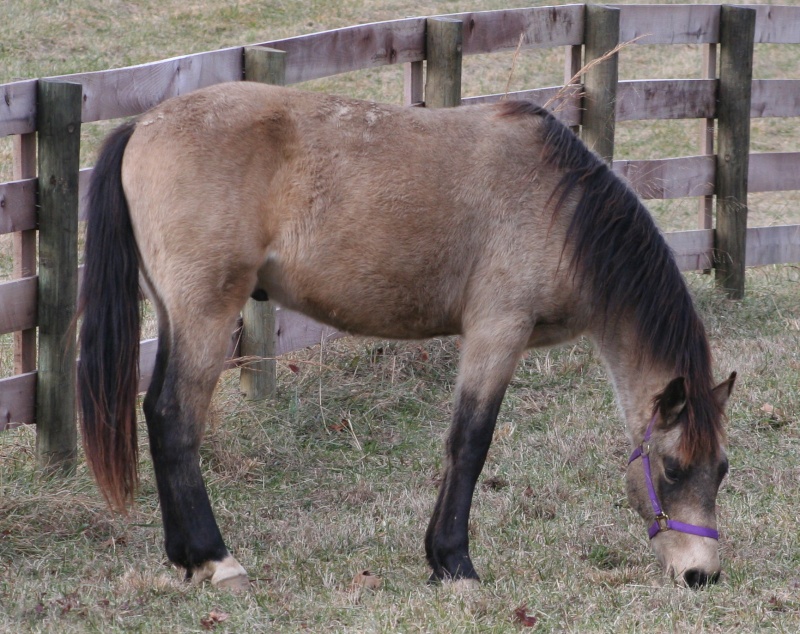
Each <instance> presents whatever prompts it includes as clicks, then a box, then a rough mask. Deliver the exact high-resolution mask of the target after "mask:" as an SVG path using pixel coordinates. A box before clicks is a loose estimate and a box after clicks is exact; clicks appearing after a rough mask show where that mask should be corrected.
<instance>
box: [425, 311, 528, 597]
mask: <svg viewBox="0 0 800 634" xmlns="http://www.w3.org/2000/svg"><path fill="white" fill-rule="evenodd" d="M504 327H505V328H507V325H505V324H504V325H502V326H499V327H498V329H487V331H489V332H486V334H483V335H481V334H477V335H471V336H470V335H467V336H465V341H464V348H463V353H462V357H461V364H460V372H459V379H458V385H457V387H456V399H455V411H454V413H453V422H452V426H451V428H450V433H449V437H448V439H447V445H446V456H445V457H446V464H445V471H444V474H443V476H444V477H443V480H442V484H441V488H440V489H439V497H438V499H437V501H436V506H435V507H434V511H433V516H432V517H431V521H430V524H429V525H428V531H427V533H426V535H425V552H426V555H427V558H428V563H429V564H430V566H431V568H432V569H433V574H432V575H431V581H441V580H446V579H454V580H456V579H476V580H477V579H478V574H477V573H476V572H475V568H474V566H473V565H472V561H471V560H470V556H469V536H468V534H467V529H468V522H469V513H470V507H471V505H472V496H473V493H474V491H475V483H476V482H477V480H478V476H479V475H480V472H481V470H482V469H483V464H484V462H485V461H486V454H487V452H488V451H489V445H490V444H491V441H492V434H493V433H494V427H495V422H496V420H497V413H498V411H499V409H500V403H501V402H502V400H503V396H504V394H505V390H506V387H507V386H508V383H509V381H510V380H511V376H512V374H513V372H514V368H515V367H516V364H517V361H518V360H519V357H520V354H521V353H522V351H523V350H524V346H525V342H526V341H527V338H528V333H524V334H523V333H522V332H519V333H516V334H512V333H509V330H506V331H505V333H503V330H502V329H500V328H504ZM498 333H503V334H498Z"/></svg>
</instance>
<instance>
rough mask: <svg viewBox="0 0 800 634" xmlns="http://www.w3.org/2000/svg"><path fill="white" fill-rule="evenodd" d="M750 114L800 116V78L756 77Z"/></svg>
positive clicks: (757, 115) (755, 115)
mask: <svg viewBox="0 0 800 634" xmlns="http://www.w3.org/2000/svg"><path fill="white" fill-rule="evenodd" d="M798 8H800V7H798ZM750 116H751V117H800V79H754V80H753V87H752V100H751V102H750Z"/></svg>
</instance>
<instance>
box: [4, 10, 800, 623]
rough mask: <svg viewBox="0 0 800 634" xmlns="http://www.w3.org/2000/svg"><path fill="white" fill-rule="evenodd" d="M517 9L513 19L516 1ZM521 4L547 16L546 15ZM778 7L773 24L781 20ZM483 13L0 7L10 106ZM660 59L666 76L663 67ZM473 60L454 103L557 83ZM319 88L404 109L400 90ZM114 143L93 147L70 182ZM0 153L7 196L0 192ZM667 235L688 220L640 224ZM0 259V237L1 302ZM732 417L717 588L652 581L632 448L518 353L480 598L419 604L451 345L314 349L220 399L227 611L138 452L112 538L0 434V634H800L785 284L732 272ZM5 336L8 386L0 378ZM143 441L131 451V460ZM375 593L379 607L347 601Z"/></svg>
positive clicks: (216, 445) (714, 309)
mask: <svg viewBox="0 0 800 634" xmlns="http://www.w3.org/2000/svg"><path fill="white" fill-rule="evenodd" d="M519 4H520V5H521V4H523V3H519ZM537 4H546V3H544V2H542V3H537ZM786 4H789V2H786ZM508 6H511V5H507V4H504V3H502V2H500V1H499V0H485V1H482V0H471V1H467V0H457V1H455V0H454V1H442V2H434V1H433V0H430V1H428V2H420V1H415V0H342V1H340V2H331V1H330V0H313V1H309V2H294V1H290V0H239V1H234V2H232V1H230V0H229V1H222V0H205V1H204V2H197V1H191V0H190V1H188V2H187V1H186V0H183V1H182V2H177V1H176V0H159V1H158V2H155V1H154V0H142V1H139V2H131V1H123V0H71V1H70V2H57V1H56V0H25V1H23V0H6V1H5V3H4V4H3V10H2V13H3V15H2V18H3V19H0V83H2V82H7V81H12V80H14V79H23V78H31V77H41V76H47V75H55V74H63V73H68V72H77V71H87V70H99V69H103V68H110V67H118V66H124V65H130V64H135V63H142V62H146V61H153V60H157V59H162V58H166V57H169V56H174V55H180V54H185V53H191V52H199V51H204V50H212V49H214V48H219V47H223V46H230V45H238V44H243V43H250V42H260V41H265V40H269V39H275V38H278V37H284V36H290V35H297V34H302V33H308V32H313V31H319V30H324V29H329V28H338V27H343V26H348V25H351V24H357V23H365V22H372V21H377V20H385V19H392V18H400V17H405V16H411V15H426V14H428V15H432V14H441V13H450V12H456V11H466V10H481V9H495V8H507V7H508ZM799 49H800V47H797V46H794V47H792V46H782V47H778V46H759V47H758V49H757V52H756V64H755V72H756V76H757V77H761V78H768V77H794V78H800V50H799ZM665 52H667V53H668V54H665ZM701 59H702V55H701V53H700V50H699V49H698V48H697V47H688V46H686V47H673V48H670V49H665V48H658V49H656V48H649V47H633V48H629V49H626V50H625V51H623V54H622V61H621V69H620V71H621V76H623V77H624V78H646V77H680V76H683V77H698V76H699V73H700V67H701ZM511 66H512V55H511V54H502V55H495V56H491V57H487V56H481V57H480V58H468V59H467V60H465V64H464V80H465V81H464V93H465V95H474V94H481V93H487V92H502V91H503V90H504V89H505V87H506V84H507V83H509V84H510V89H511V90H518V89H522V88H524V87H535V86H547V85H553V84H557V83H561V82H562V75H563V56H562V52H561V51H544V52H543V51H524V52H522V53H521V54H520V56H519V59H518V60H517V62H516V64H515V65H514V74H513V77H512V78H511V81H510V82H508V77H509V70H510V68H511ZM308 87H309V88H312V89H315V90H326V91H335V92H341V93H343V94H348V95H353V96H360V97H369V98H375V99H381V100H388V101H395V102H398V101H400V99H401V96H402V70H401V69H400V68H399V67H398V68H389V69H381V70H374V71H367V72H361V73H355V74H353V75H348V76H342V77H334V78H330V79H325V80H319V81H316V82H313V83H312V84H311V85H310V86H308ZM698 125H699V124H698V123H697V122H660V123H658V124H653V123H652V122H645V123H637V124H635V125H634V124H625V125H624V126H620V127H619V129H618V135H619V136H618V146H617V151H616V152H617V155H618V156H619V157H622V158H648V157H656V156H680V155H684V154H693V153H696V148H697V137H698ZM108 129H109V124H104V125H87V126H85V130H84V137H85V144H84V147H85V157H84V159H83V161H84V163H85V165H90V164H91V163H92V162H93V157H94V152H95V149H96V147H97V141H98V140H99V139H100V138H101V137H102V135H103V134H104V133H105V132H106V131H107V130H108ZM798 129H800V127H799V126H798V125H797V121H796V120H780V119H778V120H764V121H756V122H754V126H753V139H754V143H753V147H754V149H755V150H757V151H778V150H781V149H784V150H796V149H797V148H798V147H800V132H798ZM10 147H11V144H10V142H9V141H8V140H0V180H8V179H10V174H11V167H10ZM649 207H650V208H651V209H652V210H653V212H654V214H655V215H656V218H657V220H658V222H659V224H660V225H661V226H662V227H664V228H665V229H666V230H672V229H679V228H680V229H689V228H693V227H694V224H695V222H696V220H695V216H696V210H697V202H696V201H695V200H682V201H675V202H659V203H654V204H651V205H649ZM750 208H751V211H750V224H751V225H761V224H783V223H797V222H800V194H798V192H788V193H780V194H769V195H767V194H759V195H751V196H750ZM9 275H10V240H9V238H8V236H3V237H2V238H0V279H3V278H6V277H8V276H9ZM687 279H688V282H689V284H690V286H691V288H692V290H693V292H694V296H695V298H696V302H697V305H698V307H699V310H700V312H701V313H702V315H703V317H704V320H705V323H706V327H707V329H708V331H709V335H710V339H711V342H712V348H713V352H714V356H715V360H716V372H717V377H718V378H719V379H722V378H724V377H725V376H727V374H728V373H729V372H730V371H731V370H736V371H738V373H739V379H738V381H737V386H736V389H735V391H734V395H733V397H732V399H731V402H730V404H729V419H730V420H729V424H728V437H729V450H728V453H729V457H730V464H731V470H730V474H729V476H728V478H727V479H726V480H725V481H724V483H723V485H722V489H721V491H720V496H719V499H718V504H719V510H718V519H719V526H720V532H721V540H720V547H721V553H722V560H723V574H722V578H721V580H720V582H719V583H718V584H717V585H715V586H712V587H709V588H707V589H704V590H701V591H692V590H688V589H685V588H680V587H676V586H675V585H674V584H673V583H672V582H671V581H670V580H669V579H666V578H665V577H664V575H663V572H662V571H661V569H660V568H659V566H658V564H657V562H656V561H655V558H654V556H653V554H652V553H651V551H650V548H649V545H648V543H647V536H646V530H645V526H644V524H643V522H642V521H641V520H640V518H639V517H638V516H637V515H636V514H635V513H634V512H633V511H632V510H631V509H630V508H629V506H628V504H627V501H626V498H625V492H624V484H623V474H624V469H625V463H626V461H627V456H628V454H629V451H630V445H629V442H628V440H627V439H626V438H625V435H624V432H623V429H624V428H623V424H622V422H621V420H620V419H619V416H618V414H617V409H616V405H615V403H614V397H613V393H612V390H611V386H610V383H609V381H608V378H607V376H606V374H605V372H604V370H603V368H602V366H601V364H600V363H599V360H598V358H597V356H596V355H595V354H594V352H593V351H592V349H591V347H590V346H589V345H588V343H587V342H586V341H585V340H580V341H578V342H575V343H574V344H572V345H569V346H565V347H561V348H557V349H553V350H549V351H547V350H543V351H535V352H531V353H530V354H528V355H527V356H526V357H525V359H524V360H523V362H522V363H521V364H520V367H519V369H518V371H517V374H516V376H515V378H514V380H513V382H512V385H511V387H510V388H509V391H508V394H507V397H506V401H505V403H504V407H503V409H502V410H501V413H500V418H499V420H498V426H497V431H496V434H495V440H494V444H493V446H492V449H491V451H490V453H489V458H488V461H487V464H486V467H485V469H484V473H483V476H482V478H481V480H480V481H479V484H478V489H477V493H476V500H475V505H474V507H473V517H472V521H471V526H470V528H471V544H472V554H473V559H474V561H475V563H476V566H477V568H478V571H479V573H481V575H482V578H483V584H482V585H481V586H480V587H478V588H473V589H470V590H469V591H466V592H458V591H456V590H454V589H453V588H451V587H449V586H447V585H445V586H442V587H437V586H428V585H426V583H425V580H426V579H427V576H428V569H427V565H426V563H425V557H424V550H423V545H422V540H423V535H424V531H425V527H426V525H427V521H428V518H429V514H430V512H431V510H432V507H433V503H434V501H435V495H436V487H437V484H438V477H439V471H440V468H441V462H442V454H443V452H442V443H443V439H444V436H445V433H446V429H447V425H448V422H449V416H450V413H451V396H452V387H453V383H454V380H455V375H456V364H457V358H458V348H459V342H458V340H457V339H446V340H432V341H427V342H405V343H396V342H387V341H375V340H364V339H358V338H350V339H342V340H338V341H335V342H326V343H324V344H323V345H322V346H319V347H316V348H313V349H310V350H306V351H302V352H299V353H295V354H292V355H288V356H287V357H284V358H281V359H280V361H279V363H278V373H279V376H278V385H279V387H278V394H277V396H276V398H275V400H274V401H269V402H263V403H257V404H253V403H248V402H245V401H243V399H242V398H241V397H240V395H239V392H238V376H237V373H235V372H228V373H226V374H225V375H224V376H223V378H222V380H221V381H220V385H219V388H218V392H217V395H216V397H215V400H214V404H213V411H212V415H211V419H210V421H209V425H208V431H207V436H206V440H205V443H204V445H203V449H202V468H203V472H204V474H205V477H206V481H207V484H208V488H209V492H210V496H211V499H212V504H213V506H214V509H215V511H216V515H217V519H218V521H219V524H220V527H221V529H222V531H223V534H224V535H225V537H226V541H227V543H228V545H229V547H230V548H231V550H232V552H233V554H234V555H235V556H236V557H237V558H238V559H239V561H240V562H241V563H242V564H243V565H244V566H245V567H246V568H247V570H248V572H249V573H250V575H251V578H252V587H251V590H250V592H248V593H245V594H242V595H231V594H227V593H225V592H222V591H218V590H215V589H214V588H212V587H211V586H210V585H202V586H196V585H192V584H188V583H185V582H184V581H183V580H182V579H181V576H180V574H179V572H177V571H176V570H175V569H173V568H172V567H171V566H170V565H169V564H168V563H167V561H166V557H165V555H164V552H163V547H162V543H161V542H162V532H161V519H160V513H159V509H158V506H157V498H156V492H155V482H154V478H153V475H152V469H151V465H150V462H149V456H148V455H147V451H146V450H144V451H143V456H142V459H141V470H142V486H141V490H140V493H139V497H138V503H137V506H136V507H135V508H134V509H133V510H132V511H131V513H130V514H129V515H128V516H127V517H122V516H119V515H115V514H112V513H111V512H110V511H109V510H108V509H107V508H106V506H105V505H104V503H103V501H102V499H101V498H100V495H99V493H98V492H97V490H96V488H95V486H94V483H93V481H92V479H91V477H90V475H89V473H88V471H87V469H86V465H85V463H83V462H82V461H81V462H80V464H79V467H78V470H77V473H76V474H75V475H74V476H72V477H69V478H67V479H61V480H44V479H42V478H41V477H40V476H39V475H38V474H37V473H36V471H35V468H34V444H35V431H34V429H32V428H22V429H18V430H15V431H11V432H6V433H0V632H15V633H16V632H59V633H62V632H103V633H106V632H128V631H141V632H148V633H149V632H206V631H215V632H237V633H238V632H301V631H311V632H316V631H331V632H390V631H397V632H509V631H517V630H522V631H525V630H527V631H533V632H639V631H642V632H650V631H657V632H672V631H674V632H754V631H765V632H797V631H800V543H799V542H800V531H799V530H798V526H800V511H798V500H799V499H800V415H799V414H798V413H799V412H800V267H799V266H797V265H794V266H793V265H784V266H770V267H763V268H760V269H749V270H748V284H747V291H746V292H747V295H746V297H745V299H744V300H743V301H740V302H731V301H728V300H726V299H724V298H723V297H722V296H721V295H720V294H718V293H717V292H716V291H715V289H714V286H713V279H712V278H711V277H710V276H703V275H701V274H688V275H687ZM10 357H11V341H10V336H3V337H0V376H7V375H8V374H10V373H11V369H10V366H11V359H10ZM146 442H147V440H146V433H145V430H144V425H142V426H141V437H140V445H141V446H142V447H143V448H144V447H146ZM364 570H369V571H370V572H371V573H372V575H374V576H375V577H378V578H379V580H380V584H379V587H377V588H376V589H363V588H356V587H354V586H352V584H351V581H352V580H353V578H354V576H355V575H357V573H359V572H361V571H364Z"/></svg>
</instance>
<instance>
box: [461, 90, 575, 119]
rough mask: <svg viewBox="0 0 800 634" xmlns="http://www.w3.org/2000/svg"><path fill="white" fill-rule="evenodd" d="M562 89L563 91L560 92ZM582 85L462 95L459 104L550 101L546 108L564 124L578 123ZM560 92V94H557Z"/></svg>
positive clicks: (538, 103)
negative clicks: (471, 95)
mask: <svg viewBox="0 0 800 634" xmlns="http://www.w3.org/2000/svg"><path fill="white" fill-rule="evenodd" d="M562 90H563V92H562ZM582 91H583V86H581V85H580V84H574V85H571V86H568V87H567V89H566V90H564V87H563V86H550V87H548V88H535V89H533V90H518V91H514V92H509V93H496V94H493V95H480V96H477V97H464V98H463V99H462V100H461V105H475V104H480V103H498V102H500V101H504V100H508V101H517V100H525V101H532V102H533V103H535V104H537V105H539V106H544V105H545V104H546V103H548V102H551V103H550V104H549V105H548V106H547V108H548V109H549V110H550V111H551V112H552V113H553V114H554V115H555V116H556V117H557V118H558V119H559V120H560V121H561V122H563V123H564V124H565V125H568V126H575V125H580V122H581V115H582V112H583V109H582V106H581V98H582ZM559 93H561V96H559Z"/></svg>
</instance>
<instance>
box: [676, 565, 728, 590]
mask: <svg viewBox="0 0 800 634" xmlns="http://www.w3.org/2000/svg"><path fill="white" fill-rule="evenodd" d="M718 580H719V572H714V573H711V574H710V575H709V574H708V573H706V572H704V571H703V570H699V569H697V568H690V569H689V570H687V571H685V572H684V573H683V581H684V582H685V583H686V585H687V586H689V587H690V588H702V587H703V586H705V585H708V584H711V583H716V582H717V581H718Z"/></svg>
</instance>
